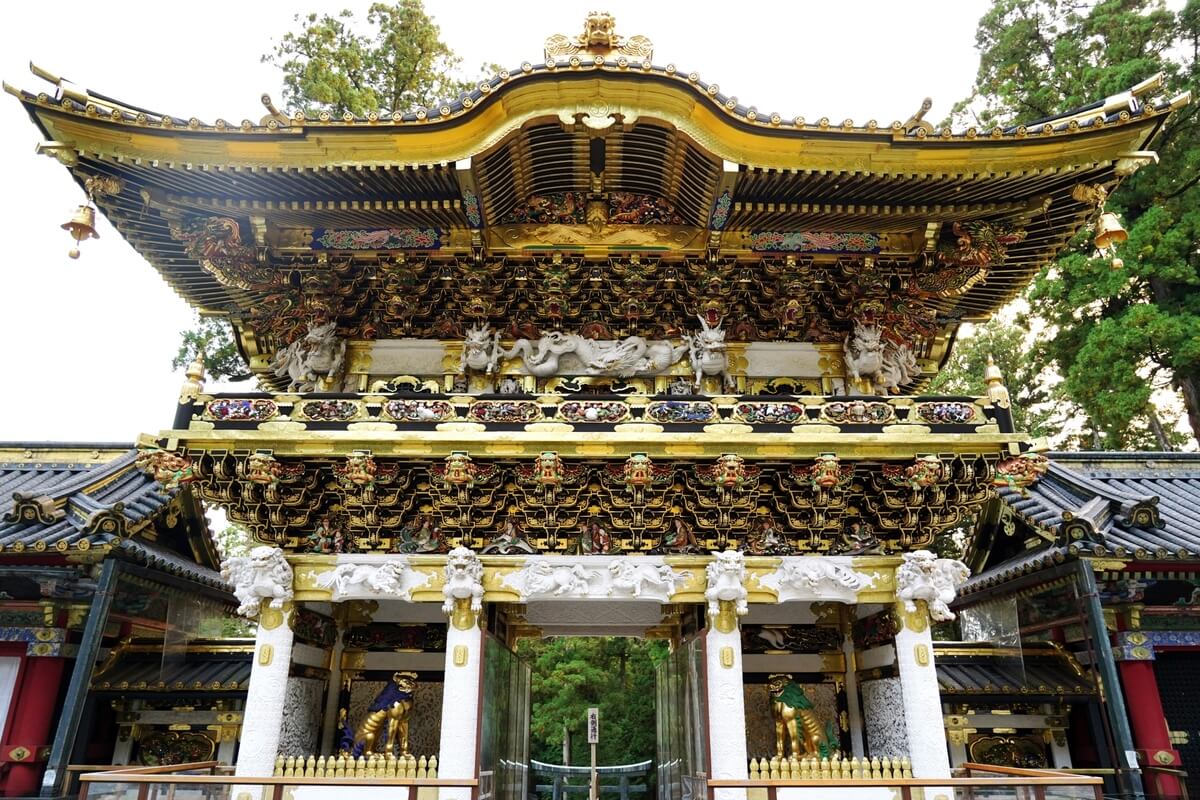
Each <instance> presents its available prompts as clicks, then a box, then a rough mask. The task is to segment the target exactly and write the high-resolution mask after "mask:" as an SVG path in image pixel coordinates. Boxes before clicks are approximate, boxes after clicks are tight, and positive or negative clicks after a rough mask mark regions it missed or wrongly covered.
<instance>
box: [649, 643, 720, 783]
mask: <svg viewBox="0 0 1200 800" xmlns="http://www.w3.org/2000/svg"><path fill="white" fill-rule="evenodd" d="M703 675H704V644H703V641H702V640H701V639H700V637H696V638H694V639H692V640H691V641H689V642H685V643H683V644H681V645H679V646H678V647H676V648H675V649H674V651H673V652H671V653H670V654H669V655H668V656H667V658H666V660H664V661H663V662H662V663H661V664H659V665H658V669H657V674H656V683H655V692H656V697H655V704H654V707H655V727H656V733H657V736H658V771H657V777H658V798H659V800H688V799H689V798H692V797H702V796H703V794H704V790H703V786H704V784H703V778H704V775H705V773H706V772H707V770H708V754H707V737H708V724H707V711H706V709H705V706H704V682H703Z"/></svg>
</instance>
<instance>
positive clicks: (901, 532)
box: [193, 436, 994, 598]
mask: <svg viewBox="0 0 1200 800" xmlns="http://www.w3.org/2000/svg"><path fill="white" fill-rule="evenodd" d="M506 438H507V437H504V436H501V437H496V438H495V439H486V440H485V441H487V442H488V444H487V445H485V446H483V447H482V448H480V449H479V450H477V451H476V452H475V454H471V453H470V451H468V450H460V451H452V452H451V453H450V454H448V455H446V456H444V457H442V458H438V457H436V456H435V457H433V458H430V456H431V455H432V453H431V452H430V451H429V450H428V449H413V448H412V446H411V445H409V446H406V448H405V449H406V450H408V452H410V453H412V455H409V456H396V455H392V454H391V453H390V452H389V453H387V454H385V450H384V448H382V447H378V446H377V447H376V448H375V449H373V450H367V449H358V450H351V451H350V452H348V453H347V454H345V455H344V456H334V457H328V456H320V457H302V456H295V455H288V456H279V455H276V454H275V453H274V451H271V450H266V449H256V450H253V451H250V452H245V451H243V452H244V455H233V454H226V455H220V454H217V453H212V454H204V455H197V456H194V457H193V464H194V469H195V472H196V476H197V477H196V479H195V481H194V482H193V485H194V486H195V488H196V491H198V493H199V494H200V495H201V496H202V497H203V498H204V499H206V500H208V501H210V502H213V503H216V504H218V505H221V506H223V507H224V508H225V509H226V510H227V512H228V514H229V516H230V519H232V520H234V521H236V522H238V523H239V524H242V525H245V526H246V527H247V528H248V529H249V530H250V531H251V532H252V533H253V534H254V536H255V537H256V538H257V539H258V540H259V541H261V542H264V543H270V544H276V545H279V546H282V547H284V548H285V549H287V550H288V551H289V552H291V553H294V554H296V555H297V556H299V557H301V558H302V559H303V561H302V562H300V563H298V564H297V576H298V577H297V590H299V591H301V592H304V593H306V594H305V595H303V597H305V598H308V597H309V595H308V594H307V593H314V594H313V596H316V594H321V593H322V590H321V588H320V587H319V586H318V585H317V584H316V577H315V576H316V575H317V574H318V573H319V572H320V571H321V570H322V569H324V568H325V565H324V564H322V563H321V562H320V559H323V558H330V557H333V556H336V555H337V554H339V553H352V552H396V553H404V554H408V555H411V556H413V557H419V556H422V555H426V554H427V555H430V556H434V555H437V554H439V553H445V552H447V551H448V550H449V549H450V548H452V547H454V546H457V545H460V544H461V545H465V546H468V547H471V548H473V549H477V550H478V549H482V548H484V547H486V546H488V545H489V543H491V542H492V541H494V540H496V539H497V537H499V536H501V535H502V534H503V532H504V531H505V530H506V529H510V528H511V529H514V530H517V531H519V532H520V535H521V537H522V538H523V540H525V541H527V542H528V543H529V546H530V547H531V548H532V551H535V552H540V553H560V554H569V553H572V552H574V553H590V552H595V553H613V554H617V553H639V552H640V553H661V554H664V555H683V554H684V551H683V550H676V549H674V548H683V547H685V546H686V547H695V548H696V549H699V550H702V551H711V550H722V549H725V548H727V547H735V548H738V549H741V550H742V551H743V552H745V553H746V554H747V555H748V556H751V557H771V556H785V555H806V554H843V555H849V556H854V557H856V558H859V559H864V563H863V566H862V567H861V569H862V571H863V575H864V577H869V578H870V584H869V585H870V592H872V593H878V594H880V595H881V596H888V595H889V594H890V591H891V584H890V575H889V574H888V573H889V570H888V569H886V568H882V569H872V568H871V565H870V564H869V563H868V562H869V561H870V559H871V558H872V557H874V556H882V555H887V554H892V553H898V552H902V551H907V550H912V549H917V548H920V547H925V546H927V545H928V544H929V542H930V541H931V539H932V537H933V535H934V534H935V533H936V532H937V531H938V530H942V529H945V528H948V527H950V526H953V525H955V524H958V523H959V522H961V520H963V519H965V518H966V517H967V516H969V515H970V514H971V513H973V512H974V509H976V508H977V507H978V506H979V505H980V504H981V503H982V502H983V501H984V500H986V499H987V497H989V496H990V492H991V485H990V481H991V472H990V470H991V464H992V463H993V461H994V458H992V459H991V460H989V458H984V457H980V456H971V455H963V456H953V457H950V456H947V457H945V458H940V459H938V461H937V469H936V470H932V469H931V468H926V466H925V465H924V463H923V462H921V461H920V460H919V459H918V460H917V461H916V462H914V465H915V466H910V467H904V464H903V462H902V463H901V464H900V465H895V466H894V467H893V466H889V465H887V464H882V465H881V464H879V463H871V462H860V461H853V460H849V459H843V460H841V461H840V462H838V461H837V459H836V458H833V457H831V456H830V455H829V454H824V455H821V456H819V457H818V458H816V459H814V460H812V461H809V460H800V461H778V460H772V459H771V458H763V459H762V460H754V461H746V460H745V459H743V458H742V457H741V456H736V454H735V453H731V452H728V451H726V452H724V453H722V452H717V451H719V450H720V447H719V446H718V445H719V444H720V443H719V442H718V443H714V445H713V446H712V447H711V448H710V447H705V446H699V447H697V446H693V445H675V446H669V447H672V448H673V452H670V453H668V454H666V455H661V454H654V455H646V458H647V459H649V461H650V462H651V464H652V470H651V471H650V472H648V473H647V479H646V480H644V481H641V480H639V481H638V482H637V483H636V485H635V484H631V483H630V482H629V480H628V478H627V475H626V471H627V466H628V465H627V463H626V461H627V459H628V456H625V457H622V456H621V455H620V450H621V446H620V445H617V444H610V443H608V442H607V441H604V442H599V441H590V442H589V441H588V440H584V441H581V442H576V443H575V448H574V451H573V452H571V453H570V455H569V456H568V455H567V454H566V453H559V452H557V451H556V450H555V449H553V446H551V447H540V448H539V447H537V446H530V447H522V448H521V449H522V450H525V451H526V452H527V453H528V455H510V454H511V453H512V452H513V447H512V443H511V442H508V441H505V439H506ZM312 444H313V445H315V446H318V447H319V446H321V442H320V439H316V440H315V441H314V442H313V443H312ZM492 445H495V446H496V448H495V449H496V450H498V451H499V453H502V454H503V455H492V454H491V452H489V451H490V450H491V449H492V447H491V446H492ZM742 449H743V452H746V448H745V447H744V446H743V448H742ZM387 450H388V451H392V452H394V448H393V447H392V446H389V447H388V448H387ZM714 452H715V455H706V453H714ZM779 455H784V454H782V453H781V454H779ZM823 459H824V460H823ZM825 462H831V463H832V462H837V463H835V464H834V466H833V467H828V466H827V464H826V463H825ZM893 468H894V469H895V470H899V471H898V472H895V473H894V474H893V473H890V472H888V470H889V469H893ZM918 468H920V469H921V470H923V471H921V472H920V473H919V474H918V472H916V470H917V469H918ZM905 469H907V470H908V472H911V473H912V474H911V475H909V476H908V477H905V476H906V475H908V472H905ZM830 470H832V471H830ZM897 476H898V477H897ZM685 534H686V535H685ZM308 559H316V560H315V561H309V560H308ZM857 564H858V562H856V567H855V568H856V569H859V567H858V566H857ZM755 570H757V567H755V566H754V565H753V564H751V573H752V574H754V573H755ZM431 581H432V582H431V583H429V584H427V585H425V586H423V587H422V589H423V590H428V591H436V590H437V588H438V587H439V586H440V582H439V579H438V578H437V576H436V575H431ZM762 591H763V592H764V594H769V592H767V591H766V590H765V589H762Z"/></svg>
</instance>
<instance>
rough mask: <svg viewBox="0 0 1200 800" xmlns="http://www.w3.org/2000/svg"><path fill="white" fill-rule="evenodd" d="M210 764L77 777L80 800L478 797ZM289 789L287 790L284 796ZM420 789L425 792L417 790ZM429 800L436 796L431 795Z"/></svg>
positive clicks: (455, 783) (424, 783)
mask: <svg viewBox="0 0 1200 800" xmlns="http://www.w3.org/2000/svg"><path fill="white" fill-rule="evenodd" d="M221 768H222V767H221V765H219V764H218V763H217V762H215V761H201V762H196V763H192V764H177V765H174V766H168V767H130V768H121V769H114V770H110V771H108V772H90V773H86V774H83V775H81V776H80V783H81V786H80V790H79V800H88V798H91V800H196V799H197V798H203V800H235V798H234V793H233V790H234V787H237V796H236V800H246V798H245V797H243V796H244V795H249V798H250V800H285V796H286V797H291V796H292V794H293V793H294V792H295V790H297V789H299V788H301V787H314V788H315V787H337V788H339V789H351V788H352V787H371V788H374V789H379V788H386V789H387V790H388V794H389V797H390V798H391V799H392V800H418V792H421V794H422V795H425V794H427V793H428V792H429V790H433V791H434V792H436V790H437V789H439V788H457V789H465V790H467V791H468V793H469V797H470V798H471V800H476V799H477V797H478V781H476V780H474V779H465V778H461V779H458V778H456V779H444V778H407V777H383V776H372V777H366V776H354V777H325V778H319V777H303V776H301V777H295V776H293V777H286V776H272V777H268V778H251V777H236V776H233V775H228V774H224V775H218V774H214V773H215V771H216V770H218V769H221ZM289 790H291V791H289ZM422 790H425V791H422ZM433 796H436V794H434V795H433Z"/></svg>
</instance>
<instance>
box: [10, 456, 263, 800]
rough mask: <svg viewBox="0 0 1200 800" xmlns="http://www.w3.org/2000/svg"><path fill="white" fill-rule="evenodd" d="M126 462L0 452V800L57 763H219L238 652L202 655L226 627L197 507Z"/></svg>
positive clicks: (32, 789)
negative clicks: (212, 760) (214, 760)
mask: <svg viewBox="0 0 1200 800" xmlns="http://www.w3.org/2000/svg"><path fill="white" fill-rule="evenodd" d="M138 458H139V454H138V451H137V450H136V449H134V448H133V447H132V445H128V444H76V443H71V444H45V443H41V444H32V443H11V442H8V443H0V796H4V797H24V796H29V795H36V794H38V793H39V791H40V788H41V786H42V781H43V777H44V775H45V776H48V777H49V778H50V779H51V780H52V781H57V782H59V785H61V782H62V781H63V780H65V778H66V767H67V766H68V764H112V763H143V764H154V763H179V762H181V761H190V760H197V759H196V758H195V757H194V756H200V757H202V758H201V759H200V760H203V759H204V758H209V757H213V756H216V755H218V754H220V755H221V756H223V757H225V758H228V759H232V758H233V755H234V751H233V748H234V746H235V745H236V742H237V738H238V732H239V730H240V726H241V716H242V713H243V703H244V698H245V692H246V680H247V678H248V676H249V671H250V664H249V652H248V645H247V644H246V643H241V644H240V646H239V644H238V643H235V642H229V641H223V642H221V643H216V642H209V641H206V640H207V639H218V638H219V639H224V638H225V637H227V636H228V635H229V634H231V633H236V632H237V620H236V619H235V618H233V615H232V614H231V611H232V604H231V600H232V598H231V596H230V593H229V589H228V587H227V586H226V584H225V582H224V581H223V580H222V579H221V576H220V574H219V573H218V572H217V571H216V570H217V567H218V558H217V553H216V551H215V549H214V547H213V543H212V539H211V537H210V535H209V531H208V526H207V524H206V522H205V518H204V515H203V513H202V512H201V508H200V504H199V501H198V499H197V498H196V496H195V495H194V494H193V493H192V492H191V491H190V490H188V489H187V488H180V487H179V486H178V484H173V479H172V477H171V476H169V475H167V474H163V475H161V476H160V477H161V478H162V482H159V481H156V480H155V479H154V478H153V477H151V476H148V475H147V474H145V473H144V472H143V471H142V470H141V469H139V468H138ZM135 662H137V663H138V664H139V665H140V666H139V667H138V668H137V669H136V670H135V669H134V668H133V665H134V663H135Z"/></svg>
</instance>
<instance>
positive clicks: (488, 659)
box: [463, 635, 531, 800]
mask: <svg viewBox="0 0 1200 800" xmlns="http://www.w3.org/2000/svg"><path fill="white" fill-rule="evenodd" d="M530 676H531V672H530V669H529V665H528V664H526V663H525V662H524V661H522V660H521V659H519V658H517V656H516V654H515V653H513V651H511V650H509V649H508V648H507V647H505V646H504V642H502V641H500V640H499V639H497V638H496V637H494V636H490V635H489V636H488V637H487V638H486V640H485V641H484V648H483V708H482V711H481V713H482V717H483V719H482V725H481V728H480V742H479V781H480V784H479V788H480V796H481V797H495V798H496V800H525V798H526V796H527V795H528V791H529V790H528V788H527V787H528V783H529V702H530V701H529V691H530V685H531V679H530ZM463 702H468V699H467V698H463Z"/></svg>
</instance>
